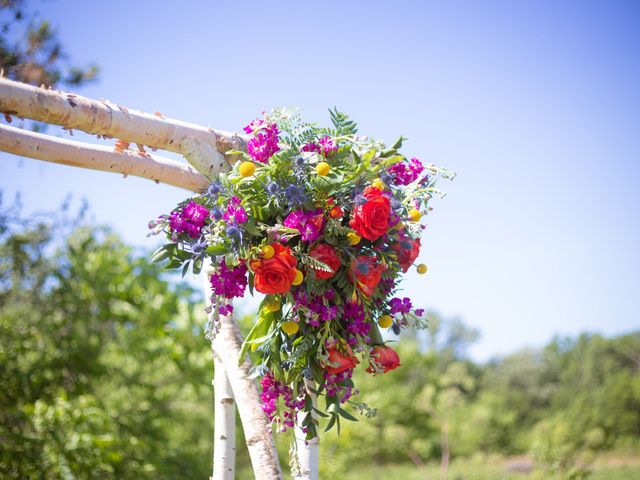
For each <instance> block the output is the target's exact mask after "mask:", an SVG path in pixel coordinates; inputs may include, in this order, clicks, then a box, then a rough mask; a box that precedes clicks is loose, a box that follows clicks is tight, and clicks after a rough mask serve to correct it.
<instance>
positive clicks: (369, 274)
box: [349, 256, 387, 297]
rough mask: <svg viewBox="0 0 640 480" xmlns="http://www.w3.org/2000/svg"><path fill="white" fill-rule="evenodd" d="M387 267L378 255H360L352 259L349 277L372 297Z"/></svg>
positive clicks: (363, 291)
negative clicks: (379, 259)
mask: <svg viewBox="0 0 640 480" xmlns="http://www.w3.org/2000/svg"><path fill="white" fill-rule="evenodd" d="M386 269H387V267H386V265H384V264H382V263H380V262H379V261H378V259H377V258H376V257H367V256H360V257H356V259H355V260H352V261H351V265H349V278H350V279H351V281H352V282H354V283H355V284H356V287H357V288H358V289H359V290H360V291H361V292H362V293H364V294H365V295H366V296H368V297H370V296H371V295H372V294H373V291H374V290H375V289H376V287H377V286H378V283H380V278H381V277H382V272H384V271H385V270H386ZM354 279H355V280H354Z"/></svg>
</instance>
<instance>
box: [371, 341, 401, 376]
mask: <svg viewBox="0 0 640 480" xmlns="http://www.w3.org/2000/svg"><path fill="white" fill-rule="evenodd" d="M371 359H372V364H370V365H369V368H367V372H369V373H375V371H376V370H375V368H373V363H376V364H377V366H378V367H379V368H382V370H383V372H384V373H387V372H389V371H391V370H394V369H396V368H398V367H399V366H400V357H399V356H398V354H397V353H396V351H395V350H394V349H393V348H391V347H387V346H384V345H378V346H376V347H373V350H372V351H371Z"/></svg>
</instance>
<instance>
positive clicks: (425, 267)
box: [416, 263, 427, 275]
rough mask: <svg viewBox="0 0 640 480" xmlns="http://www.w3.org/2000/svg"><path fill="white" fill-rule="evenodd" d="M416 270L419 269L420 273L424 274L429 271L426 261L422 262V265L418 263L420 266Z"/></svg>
mask: <svg viewBox="0 0 640 480" xmlns="http://www.w3.org/2000/svg"><path fill="white" fill-rule="evenodd" d="M416 270H418V273H419V274H420V275H424V274H425V273H427V266H426V265H425V264H424V263H421V264H420V265H418V268H417V269H416Z"/></svg>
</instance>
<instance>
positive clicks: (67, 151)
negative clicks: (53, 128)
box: [0, 125, 209, 191]
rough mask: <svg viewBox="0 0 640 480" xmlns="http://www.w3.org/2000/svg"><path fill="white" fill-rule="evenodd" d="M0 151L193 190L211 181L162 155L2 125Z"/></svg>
mask: <svg viewBox="0 0 640 480" xmlns="http://www.w3.org/2000/svg"><path fill="white" fill-rule="evenodd" d="M0 150H2V151H5V152H8V153H13V154H15V155H20V156H23V157H29V158H35V159H36V160H43V161H45V162H51V163H58V164H61V165H70V166H73V167H80V168H88V169H90V170H102V171H104V172H113V173H121V174H123V175H125V176H127V175H133V176H136V177H142V178H148V179H149V180H153V181H154V182H156V183H166V184H167V185H173V186H174V187H179V188H184V189H186V190H191V191H201V190H204V189H205V188H207V186H208V185H209V181H208V180H207V179H206V178H205V177H204V176H203V175H201V174H200V173H198V172H197V171H196V170H195V169H194V168H193V167H192V166H190V165H188V164H186V163H181V162H176V161H175V160H170V159H168V158H163V157H161V156H158V155H140V154H139V153H136V152H131V151H126V152H122V153H116V152H115V151H114V149H113V147H107V146H103V145H93V144H91V143H84V142H76V141H73V140H68V139H64V138H56V137H52V136H50V135H43V134H41V133H35V132H30V131H27V130H22V129H20V128H14V127H10V126H8V125H0Z"/></svg>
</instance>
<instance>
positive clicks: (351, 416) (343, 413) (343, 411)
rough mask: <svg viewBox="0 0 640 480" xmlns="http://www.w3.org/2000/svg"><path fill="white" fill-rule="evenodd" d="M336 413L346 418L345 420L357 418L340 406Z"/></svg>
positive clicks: (354, 420)
mask: <svg viewBox="0 0 640 480" xmlns="http://www.w3.org/2000/svg"><path fill="white" fill-rule="evenodd" d="M338 413H339V414H340V415H341V416H342V417H344V418H346V419H347V420H351V421H352V422H357V421H358V419H357V418H356V417H354V416H353V415H351V414H350V413H349V412H347V411H346V410H344V409H343V408H342V407H338Z"/></svg>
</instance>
